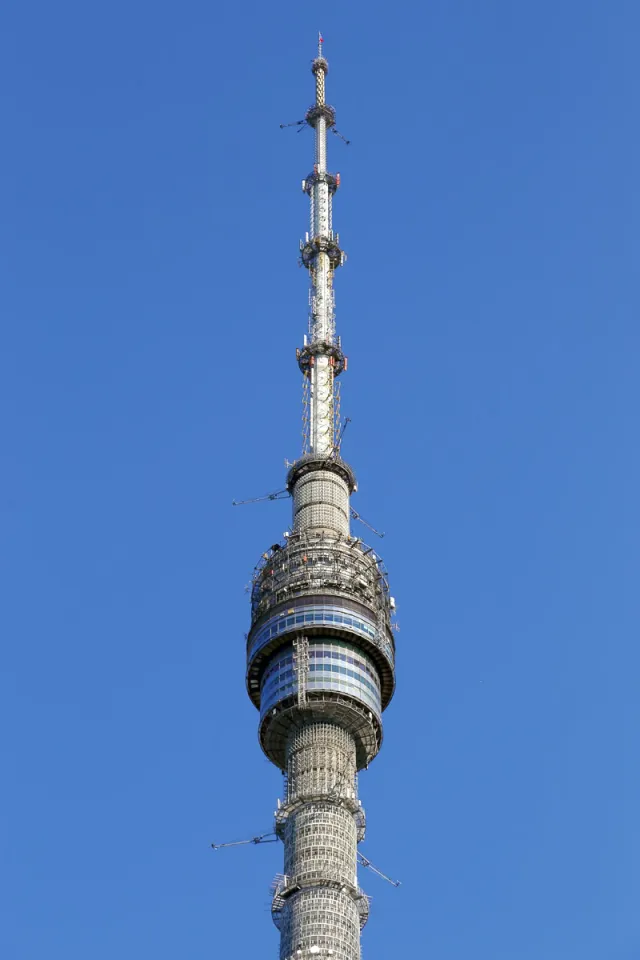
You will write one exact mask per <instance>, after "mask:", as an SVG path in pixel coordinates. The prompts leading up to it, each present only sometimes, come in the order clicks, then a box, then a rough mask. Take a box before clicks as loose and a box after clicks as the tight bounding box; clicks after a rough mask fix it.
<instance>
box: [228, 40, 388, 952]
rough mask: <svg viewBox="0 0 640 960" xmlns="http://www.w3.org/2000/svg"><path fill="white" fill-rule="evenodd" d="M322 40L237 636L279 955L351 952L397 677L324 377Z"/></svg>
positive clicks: (329, 230) (334, 360) (329, 335)
mask: <svg viewBox="0 0 640 960" xmlns="http://www.w3.org/2000/svg"><path fill="white" fill-rule="evenodd" d="M322 44H323V41H322V38H321V37H320V39H319V43H318V55H317V57H316V58H315V59H314V60H313V63H312V65H311V70H312V72H313V74H314V76H315V88H316V96H315V103H314V104H313V105H312V106H311V107H310V108H309V110H308V111H307V114H306V116H305V119H304V120H301V121H299V122H298V125H299V126H302V125H304V124H306V125H308V126H309V127H311V128H312V129H313V130H314V133H315V162H314V165H313V170H312V172H311V173H310V174H309V175H308V176H307V177H306V179H305V180H303V181H302V189H303V191H304V192H305V193H306V194H307V196H308V197H309V201H310V207H311V216H310V229H309V232H308V233H307V234H306V237H305V240H304V241H303V242H302V243H301V245H300V261H301V263H302V264H303V266H305V267H306V268H307V270H308V271H309V278H310V285H311V289H310V295H309V328H308V333H307V335H306V336H305V338H304V343H303V346H302V347H301V348H300V349H299V350H298V351H297V356H298V365H299V367H300V370H301V371H302V374H303V377H304V380H303V384H304V388H305V390H304V393H305V410H306V417H305V424H306V429H305V441H304V447H303V452H302V456H301V457H300V459H299V460H297V461H296V462H295V463H294V464H293V465H291V467H290V469H289V472H288V475H287V490H288V492H289V493H290V495H291V497H292V499H293V524H292V528H291V532H290V533H289V534H288V535H285V537H284V539H283V541H282V542H280V543H276V544H273V546H271V547H270V548H269V550H267V551H266V552H265V553H264V554H263V555H262V559H261V560H260V562H259V564H258V566H257V567H256V570H255V574H254V578H253V587H252V592H251V629H250V631H249V634H248V637H247V689H248V692H249V696H250V697H251V699H252V701H253V703H254V704H255V705H256V707H257V708H258V709H259V711H260V727H259V736H260V743H261V746H262V749H263V750H264V752H265V754H266V755H267V757H268V758H269V759H270V760H271V762H272V763H274V764H275V765H276V766H277V767H279V768H280V769H281V770H282V771H283V773H284V799H283V800H282V802H279V803H278V810H277V811H276V822H275V833H276V835H277V837H279V838H280V839H281V840H282V841H283V843H284V871H283V873H282V874H281V875H278V877H276V880H275V881H274V885H273V902H272V914H273V919H274V922H275V924H276V926H277V928H278V929H279V931H280V937H281V939H280V960H307V958H317V960H328V958H331V960H359V958H360V931H361V930H362V928H363V926H364V924H365V923H366V922H367V918H368V915H369V900H368V898H367V897H366V895H365V894H364V893H363V891H362V890H361V889H360V887H359V885H358V879H357V863H358V857H359V855H358V850H357V845H358V843H359V841H360V840H362V839H363V837H364V832H365V814H364V810H363V808H362V804H361V803H360V801H359V799H358V771H359V770H362V769H363V768H365V767H367V766H368V765H369V764H370V763H371V761H372V760H373V758H374V757H375V756H376V754H377V753H378V751H379V749H380V745H381V742H382V711H383V710H384V709H385V707H386V706H387V704H388V703H389V701H390V700H391V697H392V695H393V691H394V683H395V678H394V661H395V644H394V638H393V631H392V625H391V616H392V612H393V608H394V606H395V604H394V600H393V598H392V597H390V595H389V585H388V580H387V573H386V570H385V568H384V565H383V563H382V560H381V559H380V557H379V556H378V555H377V554H376V552H375V551H374V550H373V549H372V548H371V547H369V546H367V545H366V544H365V543H363V541H362V540H361V539H360V537H356V536H353V535H352V534H351V531H350V519H351V517H352V516H354V511H353V509H352V508H351V506H350V499H349V498H350V496H351V494H352V493H353V492H354V491H355V490H356V480H355V476H354V473H353V471H352V469H351V467H350V466H349V465H348V464H347V463H346V462H345V461H344V460H343V459H342V456H341V450H340V447H341V440H342V437H341V431H340V423H339V411H338V406H339V404H338V391H337V383H336V380H337V378H338V377H339V376H340V374H342V373H343V372H344V371H345V370H346V367H347V359H346V357H345V355H344V353H343V352H342V346H341V342H340V337H339V336H337V335H336V329H335V309H334V295H333V279H334V274H335V272H336V270H337V269H338V267H340V266H342V264H343V263H344V261H345V255H344V253H343V251H342V248H341V247H340V239H339V236H338V234H337V233H335V232H334V229H333V221H332V203H333V197H334V195H335V193H336V191H337V189H338V187H339V185H340V177H339V175H338V174H333V173H329V171H328V169H327V133H328V132H329V131H331V130H333V131H334V132H335V111H334V109H333V107H330V106H329V105H328V104H327V103H326V100H325V80H326V76H327V72H328V70H329V65H328V63H327V61H326V60H325V58H324V56H323V47H322ZM356 516H357V515H356ZM259 840H260V838H256V840H255V841H254V842H258V841H259ZM360 862H362V863H364V864H365V866H368V865H370V864H369V863H368V861H366V860H365V859H364V858H363V857H360Z"/></svg>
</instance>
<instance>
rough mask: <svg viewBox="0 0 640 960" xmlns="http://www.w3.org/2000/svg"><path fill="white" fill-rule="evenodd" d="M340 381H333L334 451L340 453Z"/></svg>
mask: <svg viewBox="0 0 640 960" xmlns="http://www.w3.org/2000/svg"><path fill="white" fill-rule="evenodd" d="M340 400H341V395H340V381H339V380H334V381H333V449H334V450H335V451H336V452H338V453H339V452H340V434H341V432H342V425H341V420H342V415H341V412H340Z"/></svg>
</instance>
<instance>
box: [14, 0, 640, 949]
mask: <svg viewBox="0 0 640 960" xmlns="http://www.w3.org/2000/svg"><path fill="white" fill-rule="evenodd" d="M319 28H320V29H321V30H322V31H323V33H324V36H325V40H326V54H327V57H328V59H329V61H330V67H331V70H330V74H329V78H328V91H329V99H330V102H332V103H333V104H334V105H335V106H336V108H337V111H338V121H339V128H340V129H341V130H342V131H343V132H344V133H345V134H346V135H347V136H348V137H349V138H350V139H351V140H352V145H351V146H350V147H345V146H344V145H343V144H342V143H341V142H340V141H338V140H337V138H333V139H332V141H331V143H330V148H331V152H330V166H331V167H332V169H334V170H339V171H340V173H341V175H342V184H343V188H342V189H341V191H340V193H339V195H338V198H337V201H336V204H335V225H336V227H337V228H338V229H339V230H340V234H341V238H342V242H343V245H344V247H345V249H346V250H347V252H348V254H349V262H348V264H347V267H346V268H345V270H344V271H341V274H340V276H339V277H338V279H337V284H336V299H337V317H338V325H339V330H340V332H341V334H342V337H343V343H344V345H345V347H346V350H347V353H348V354H349V358H350V364H349V372H348V374H347V375H346V376H345V378H344V382H343V384H342V389H343V413H345V414H346V415H348V416H350V417H351V419H352V424H351V426H350V427H349V430H348V432H347V435H346V439H345V444H344V454H345V456H346V457H347V459H349V460H350V462H351V463H352V464H353V466H354V468H355V469H356V472H357V474H358V478H359V492H358V494H357V496H356V498H355V499H354V506H355V507H356V508H357V509H358V510H359V511H360V512H361V513H362V515H363V516H365V517H367V518H368V519H370V520H371V522H372V523H374V525H375V526H377V527H379V528H381V529H383V530H385V531H386V534H387V535H386V537H385V539H384V541H382V542H381V543H380V544H377V545H378V546H379V547H380V548H381V551H382V553H383V555H384V557H385V559H386V561H387V564H388V567H389V570H390V573H391V578H392V586H393V591H392V592H393V593H394V594H395V595H396V597H397V600H398V619H399V623H400V628H401V629H400V633H399V634H398V649H399V656H398V687H397V694H396V697H395V700H394V702H393V703H392V705H391V707H390V708H389V710H388V713H387V714H386V728H385V731H386V739H385V744H384V748H383V751H382V753H381V755H380V757H379V758H378V759H377V760H376V762H375V763H374V764H373V765H372V767H371V769H370V770H369V771H368V772H366V773H365V774H363V775H362V777H361V796H362V799H363V802H364V804H365V807H366V809H367V813H368V818H369V834H368V837H367V840H366V841H365V844H364V845H363V848H362V849H363V851H364V852H365V853H366V854H367V856H369V857H370V859H371V860H372V861H373V862H374V863H376V864H377V865H379V866H380V867H381V868H382V869H383V870H385V871H387V872H388V873H390V874H392V875H394V876H397V877H399V878H400V879H401V880H402V881H403V886H402V887H401V888H400V889H399V890H394V889H393V888H391V887H390V886H388V885H385V884H384V883H383V882H382V881H380V880H379V879H378V878H377V877H375V876H373V875H364V876H363V877H362V883H363V886H365V888H366V890H367V891H368V892H369V893H370V894H371V895H372V897H373V903H372V915H371V920H370V923H369V926H368V927H367V929H366V930H365V933H364V937H363V951H364V952H363V955H364V957H365V960H383V958H384V960H386V958H388V957H391V956H393V957H399V956H411V957H417V958H422V957H437V958H438V960H467V958H468V957H469V956H473V957H474V958H475V960H568V958H573V957H576V958H580V960H632V958H637V957H639V956H640V919H639V916H640V915H639V914H638V909H637V904H638V900H639V899H640V866H639V863H640V825H639V815H638V810H640V777H639V774H638V764H637V743H638V733H639V729H640V707H639V705H638V673H639V670H640V656H639V654H638V634H639V629H638V628H639V626H640V610H639V602H638V588H637V583H638V574H639V570H640V562H639V554H638V530H639V520H640V511H639V509H638V493H637V491H638V489H640V458H639V456H638V448H637V417H638V409H639V402H638V401H639V397H638V393H639V390H638V376H637V364H638V361H637V357H638V346H639V333H638V320H637V318H638V308H639V306H640V304H639V296H638V285H637V267H636V264H637V259H638V241H637V237H638V213H639V201H638V188H637V171H638V169H639V167H640V139H639V137H638V132H637V86H638V71H637V47H638V42H637V37H638V31H639V29H640V8H639V7H638V5H637V4H636V3H633V2H631V0H610V2H607V3H605V2H595V0H581V2H578V0H556V2H550V0H541V2H537V3H535V4H534V3H515V2H508V0H473V2H472V0H466V2H465V0H431V2H429V3H426V4H417V3H415V4H407V3H402V2H400V3H396V4H393V5H384V4H381V3H377V2H370V3H367V4H364V3H360V2H354V3H348V4H344V5H339V6H334V7H324V8H318V9H315V8H313V7H312V6H311V5H306V6H305V5H300V4H293V3H290V2H288V0H287V2H282V3H279V4H277V5H264V4H256V3H252V2H250V3H247V4H244V5H242V6H241V5H238V4H228V5H224V7H223V8H222V9H217V8H216V4H212V3H204V2H201V0H184V2H183V3H181V4H177V3H174V4H171V3H167V2H162V0H157V2H155V3H153V4H152V3H150V2H147V0H129V2H128V3H124V2H122V0H112V2H110V3H109V4H106V3H98V4H95V3H94V4H92V3H81V2H79V0H76V2H72V0H60V2H58V3H56V4H52V3H43V2H42V0H33V2H29V0H21V2H20V3H17V2H15V0H14V2H12V0H10V2H9V3H8V4H7V5H6V6H5V11H4V16H3V24H2V30H1V31H0V34H1V36H0V47H1V55H0V73H1V77H0V98H1V100H2V104H1V106H2V110H1V115H2V118H3V128H4V130H3V133H4V136H3V140H4V147H3V151H2V155H1V156H0V171H1V173H2V183H3V188H4V189H3V191H2V192H3V203H2V214H1V216H0V254H1V258H2V261H1V262H2V275H3V284H2V316H3V324H2V329H3V335H2V350H1V351H0V357H1V359H0V368H1V369H0V405H1V408H2V411H3V417H2V420H3V430H2V444H1V445H0V476H1V478H2V480H1V487H2V499H1V527H2V530H1V543H2V547H1V548H0V564H1V569H0V578H1V582H2V586H3V589H2V594H3V603H2V614H1V616H2V620H1V624H0V626H1V627H2V637H3V644H2V649H3V656H2V679H1V687H0V711H1V720H2V727H3V730H4V738H3V739H4V750H3V754H4V759H3V770H4V788H3V791H2V801H1V813H2V818H1V819H2V846H3V852H2V861H3V871H2V873H3V878H2V881H1V885H2V890H1V895H2V902H3V907H4V910H3V912H4V914H5V919H4V921H3V923H2V931H1V932H0V950H1V952H2V956H3V957H7V960H36V958H40V957H42V956H43V955H45V954H46V955H47V956H48V957H49V958H51V960H59V958H60V960H62V958H64V960H81V958H82V960H85V958H86V957H91V958H92V960H107V958H108V960H111V958H112V957H114V956H118V957H120V958H122V960H128V958H131V960H133V958H136V960H137V958H139V957H140V956H149V957H154V958H155V960H169V958H171V960H173V958H175V957H177V956H180V957H189V958H191V960H199V958H202V960H204V958H212V957H216V958H217V957H225V958H234V960H235V958H247V960H248V958H253V957H257V956H260V957H263V956H264V957H267V956H272V957H275V956H277V942H278V941H277V934H276V931H275V929H274V928H273V926H272V924H271V921H270V917H269V908H268V905H269V893H268V885H269V882H270V880H271V878H272V876H273V875H274V874H275V873H276V872H278V871H279V870H281V863H282V862H281V855H282V850H281V848H280V847H279V845H275V844H274V845H272V846H265V847H262V848H253V847H247V848H239V849H237V850H233V851H221V852H219V853H213V852H212V851H211V850H210V849H209V843H210V842H211V841H212V840H225V839H236V838H240V837H245V836H251V835H253V834H256V833H259V832H263V831H265V830H268V829H270V826H271V822H272V821H271V813H272V810H273V809H274V806H275V801H276V798H277V797H278V796H279V795H280V789H281V785H280V777H279V774H278V772H277V771H276V770H275V769H273V768H272V767H271V766H270V765H269V763H268V762H267V761H266V760H265V759H264V757H263V756H262V754H261V752H260V750H259V747H258V744H257V738H256V729H257V715H256V712H255V710H254V708H253V707H252V706H251V704H250V703H249V700H248V698H247V697H246V694H245V692H244V659H243V658H244V651H243V634H244V632H245V631H246V629H247V626H248V612H249V611H248V598H247V596H246V594H245V592H244V586H245V584H246V583H247V582H248V581H249V579H250V576H251V571H252V568H253V565H254V563H255V562H256V560H257V559H258V557H259V555H260V553H261V552H262V550H263V549H264V548H265V547H266V546H268V545H269V544H270V543H272V542H273V541H274V539H276V538H277V537H278V536H279V535H280V533H281V532H282V531H283V530H284V529H285V528H286V527H287V525H288V522H289V504H288V503H286V502H284V503H280V502H279V503H272V504H271V503H270V504H261V505H256V506H252V507H242V508H232V507H231V501H232V499H233V498H234V497H235V498H241V497H251V496H257V495H260V494H263V493H267V492H269V491H271V490H276V489H279V488H281V487H282V486H283V478H284V465H283V463H284V459H285V458H289V459H294V458H295V457H296V456H297V455H298V453H299V450H300V411H301V405H300V383H299V379H300V378H299V374H298V372H297V368H296V364H295V353H294V351H295V347H296V346H298V345H299V344H300V342H301V339H302V334H303V333H304V331H305V323H306V298H307V286H306V277H305V275H304V274H303V272H302V271H301V270H298V268H297V266H296V257H297V245H298V240H299V238H300V236H302V235H303V233H304V231H305V229H306V219H307V204H306V202H305V198H304V196H303V195H302V193H301V192H300V187H299V182H300V180H301V179H302V177H303V176H304V175H305V174H306V173H307V172H308V170H309V168H310V165H311V162H312V142H311V137H310V136H309V135H307V133H303V134H301V135H300V136H297V135H296V134H295V133H294V132H293V131H291V130H289V131H281V130H280V129H279V124H280V123H281V122H284V121H289V120H296V119H298V118H299V117H300V116H302V115H303V114H304V111H305V109H306V107H307V105H308V104H309V102H310V101H311V99H312V96H313V81H312V77H311V74H310V73H309V62H310V59H311V57H312V56H313V52H314V43H315V36H316V33H317V30H318V29H319ZM361 532H362V533H363V534H364V535H368V533H367V531H366V530H364V529H363V530H362V531H361Z"/></svg>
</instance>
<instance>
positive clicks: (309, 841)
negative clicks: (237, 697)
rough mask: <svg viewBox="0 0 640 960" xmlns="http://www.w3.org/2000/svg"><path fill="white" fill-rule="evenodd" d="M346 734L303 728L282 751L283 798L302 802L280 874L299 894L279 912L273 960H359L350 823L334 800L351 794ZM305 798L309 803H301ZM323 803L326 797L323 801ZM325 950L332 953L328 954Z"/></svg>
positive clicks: (291, 821) (351, 747) (332, 728)
mask: <svg viewBox="0 0 640 960" xmlns="http://www.w3.org/2000/svg"><path fill="white" fill-rule="evenodd" d="M355 778H356V751H355V744H354V741H353V737H352V736H351V734H350V733H349V732H348V731H347V730H344V729H342V728H341V727H339V726H337V725H336V724H332V723H319V722H315V723H309V724H308V725H307V726H305V727H302V728H301V729H300V730H297V731H296V732H295V733H294V734H293V736H292V737H291V739H290V741H289V744H288V748H287V801H288V802H289V803H294V802H296V801H304V800H307V801H308V802H306V803H304V804H303V805H302V806H300V807H298V808H297V809H296V811H295V812H294V813H292V814H291V815H290V817H289V818H288V820H287V823H286V827H285V832H284V847H285V852H284V859H285V873H286V875H287V878H288V883H289V884H292V883H293V884H295V885H299V886H300V888H301V889H300V891H299V892H297V893H295V894H293V896H291V897H289V899H288V900H287V903H286V906H285V908H284V910H283V912H282V923H281V928H280V932H281V941H280V958H281V960H289V958H295V956H296V951H297V950H298V949H301V950H302V956H303V957H307V956H313V955H315V954H316V951H314V953H313V954H310V953H309V949H310V948H311V947H318V948H319V950H320V952H319V953H317V956H318V958H319V960H324V958H331V960H359V958H360V914H359V912H358V907H357V906H356V902H355V900H354V894H355V892H356V891H357V879H356V852H357V834H356V824H355V821H354V819H353V815H352V813H350V811H349V810H348V809H345V808H344V807H343V806H341V805H340V803H339V802H338V801H339V799H340V798H342V797H347V798H350V799H353V798H354V797H355V794H356V779H355ZM311 797H313V798H314V799H308V798H311ZM325 798H326V799H325ZM330 951H333V953H330Z"/></svg>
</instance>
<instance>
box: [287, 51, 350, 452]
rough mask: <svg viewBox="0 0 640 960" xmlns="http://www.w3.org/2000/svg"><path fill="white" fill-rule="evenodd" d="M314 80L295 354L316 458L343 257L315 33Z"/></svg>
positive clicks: (324, 425) (331, 429)
mask: <svg viewBox="0 0 640 960" xmlns="http://www.w3.org/2000/svg"><path fill="white" fill-rule="evenodd" d="M311 70H312V71H313V73H314V75H315V80H316V102H315V103H314V104H313V106H311V107H310V108H309V109H308V110H307V114H306V117H305V120H306V122H307V124H308V125H309V126H310V127H312V128H313V130H314V134H315V158H314V159H315V162H314V165H313V170H312V172H311V173H310V174H309V175H308V176H307V178H306V179H305V180H303V181H302V189H303V190H304V191H305V193H307V194H308V196H309V207H310V211H309V213H310V216H309V232H308V233H307V234H306V236H305V239H304V241H303V242H302V243H301V244H300V260H301V262H302V264H303V265H304V266H305V267H306V268H307V270H308V271H309V282H310V291H309V333H308V338H307V342H306V344H305V346H304V348H303V350H301V351H299V353H298V362H299V364H300V369H301V370H302V373H303V374H304V376H305V377H307V378H308V380H309V451H308V452H309V453H312V454H314V455H315V456H319V457H328V456H331V455H332V454H333V452H334V446H335V440H336V433H337V427H338V424H337V423H336V390H335V379H336V377H338V376H339V375H340V373H341V372H342V370H343V369H344V365H345V359H344V355H343V353H342V349H341V346H340V340H339V338H338V337H337V336H336V328H335V301H334V294H333V278H334V274H335V271H336V270H337V268H338V267H339V266H341V265H342V264H343V263H344V262H345V259H346V257H345V255H344V253H343V252H342V250H341V249H340V238H339V236H338V234H336V233H334V231H333V209H332V208H333V197H334V195H335V193H336V190H337V189H338V187H339V185H340V176H339V175H338V174H332V173H329V172H328V170H327V131H328V130H330V129H331V128H332V127H334V126H335V119H336V115H335V110H334V109H333V107H330V106H329V105H328V104H327V103H326V100H325V81H326V76H327V73H328V72H329V64H328V63H327V61H326V60H325V58H324V54H323V40H322V36H321V35H319V39H318V56H317V57H316V59H315V60H314V61H313V63H312V64H311Z"/></svg>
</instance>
